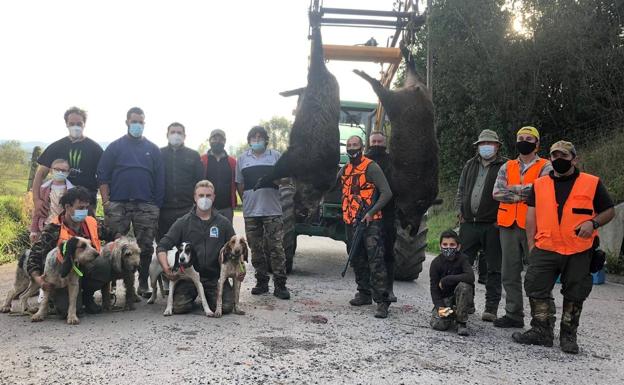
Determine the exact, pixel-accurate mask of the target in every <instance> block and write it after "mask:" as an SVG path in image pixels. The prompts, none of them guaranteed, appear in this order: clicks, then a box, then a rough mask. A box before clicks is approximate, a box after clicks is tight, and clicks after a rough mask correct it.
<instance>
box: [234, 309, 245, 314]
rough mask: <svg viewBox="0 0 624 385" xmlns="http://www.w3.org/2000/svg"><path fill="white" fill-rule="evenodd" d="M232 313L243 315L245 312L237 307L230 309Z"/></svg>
mask: <svg viewBox="0 0 624 385" xmlns="http://www.w3.org/2000/svg"><path fill="white" fill-rule="evenodd" d="M232 313H234V314H236V315H245V312H244V311H242V310H238V309H234V311H232Z"/></svg>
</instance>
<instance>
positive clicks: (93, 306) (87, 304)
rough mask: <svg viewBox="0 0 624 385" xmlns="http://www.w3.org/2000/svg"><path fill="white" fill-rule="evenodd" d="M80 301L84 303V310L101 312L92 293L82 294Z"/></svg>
mask: <svg viewBox="0 0 624 385" xmlns="http://www.w3.org/2000/svg"><path fill="white" fill-rule="evenodd" d="M82 302H83V304H84V309H85V312H87V313H88V314H99V313H101V312H102V306H100V305H98V304H97V303H95V300H94V299H93V295H88V294H85V295H83V297H82Z"/></svg>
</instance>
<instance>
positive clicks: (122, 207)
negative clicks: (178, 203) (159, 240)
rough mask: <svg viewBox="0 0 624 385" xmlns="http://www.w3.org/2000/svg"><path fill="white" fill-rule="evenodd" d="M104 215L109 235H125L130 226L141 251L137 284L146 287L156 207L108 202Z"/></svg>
mask: <svg viewBox="0 0 624 385" xmlns="http://www.w3.org/2000/svg"><path fill="white" fill-rule="evenodd" d="M104 214H105V219H104V224H105V226H106V227H107V228H108V231H109V232H110V233H111V234H114V235H116V234H121V235H126V234H128V232H129V231H130V225H132V230H133V232H134V237H135V238H136V240H137V243H138V245H139V248H140V249H141V265H140V267H139V284H143V285H146V284H147V280H148V278H149V265H150V262H151V261H152V254H153V253H154V236H155V235H156V228H157V226H158V215H159V209H158V207H157V206H156V205H153V204H151V203H144V202H110V204H109V206H108V207H107V208H106V209H105V210H104Z"/></svg>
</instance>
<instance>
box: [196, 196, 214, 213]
mask: <svg viewBox="0 0 624 385" xmlns="http://www.w3.org/2000/svg"><path fill="white" fill-rule="evenodd" d="M197 207H199V209H200V210H201V211H208V210H210V208H211V207H212V199H210V198H208V197H204V198H199V199H198V200H197Z"/></svg>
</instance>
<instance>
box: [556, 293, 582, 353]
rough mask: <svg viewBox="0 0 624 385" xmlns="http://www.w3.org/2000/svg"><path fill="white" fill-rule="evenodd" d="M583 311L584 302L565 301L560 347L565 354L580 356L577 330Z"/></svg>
mask: <svg viewBox="0 0 624 385" xmlns="http://www.w3.org/2000/svg"><path fill="white" fill-rule="evenodd" d="M582 310H583V302H572V301H568V300H565V299H564V300H563V313H562V315H561V330H560V332H559V346H560V347H561V350H562V351H563V352H565V353H570V354H578V352H579V347H578V344H577V343H576V330H577V329H578V325H579V320H580V318H581V311H582Z"/></svg>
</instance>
